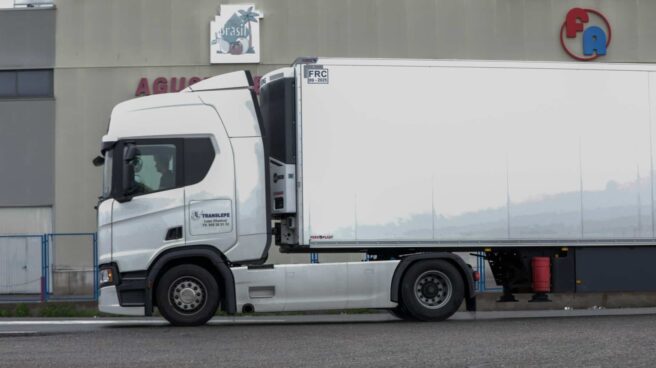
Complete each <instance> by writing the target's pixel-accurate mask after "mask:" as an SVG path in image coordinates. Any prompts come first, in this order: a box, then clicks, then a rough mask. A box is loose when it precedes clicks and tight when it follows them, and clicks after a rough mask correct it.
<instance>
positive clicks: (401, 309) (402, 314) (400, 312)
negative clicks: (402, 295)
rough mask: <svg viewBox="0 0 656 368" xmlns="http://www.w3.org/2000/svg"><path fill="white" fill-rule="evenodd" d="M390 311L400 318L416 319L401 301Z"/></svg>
mask: <svg viewBox="0 0 656 368" xmlns="http://www.w3.org/2000/svg"><path fill="white" fill-rule="evenodd" d="M390 313H392V315H393V316H394V317H396V318H398V319H402V320H404V321H415V318H414V317H413V316H411V315H410V313H409V312H408V310H407V309H406V308H405V306H404V305H403V302H400V303H399V305H397V306H396V308H393V309H390Z"/></svg>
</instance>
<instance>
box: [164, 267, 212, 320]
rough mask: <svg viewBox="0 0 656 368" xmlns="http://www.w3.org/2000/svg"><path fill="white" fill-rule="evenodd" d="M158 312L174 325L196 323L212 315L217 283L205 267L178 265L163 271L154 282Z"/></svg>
mask: <svg viewBox="0 0 656 368" xmlns="http://www.w3.org/2000/svg"><path fill="white" fill-rule="evenodd" d="M155 298H156V300H157V307H158V309H159V312H160V313H161V314H162V316H164V318H166V320H167V321H169V322H170V323H171V324H172V325H174V326H200V325H203V324H205V323H206V322H207V321H209V320H210V318H212V316H214V313H216V308H217V307H218V305H219V286H218V284H217V283H216V280H215V279H214V276H212V274H210V273H209V272H208V271H207V270H206V269H204V268H202V267H200V266H196V265H192V264H186V265H180V266H175V267H173V268H171V269H170V270H168V271H166V273H164V275H163V276H162V278H160V280H159V282H158V283H157V289H156V290H155Z"/></svg>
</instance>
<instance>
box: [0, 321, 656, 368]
mask: <svg viewBox="0 0 656 368" xmlns="http://www.w3.org/2000/svg"><path fill="white" fill-rule="evenodd" d="M527 317H528V318H527ZM538 317H543V318H538ZM655 362H656V314H654V310H647V309H642V310H624V311H610V310H609V311H551V312H524V313H517V312H502V313H496V312H487V313H478V314H476V315H473V314H468V313H461V314H457V315H456V316H455V318H453V319H451V320H449V321H446V322H441V323H418V322H401V321H398V320H396V319H395V318H393V317H391V316H389V315H387V314H367V315H318V316H262V317H238V318H216V319H214V320H212V322H211V323H210V325H208V326H203V327H197V328H174V327H171V326H169V325H168V324H167V323H166V322H165V321H163V320H160V319H156V318H150V319H146V318H136V319H133V318H115V319H56V320H43V319H21V320H10V319H0V367H103V368H113V367H158V368H160V367H178V368H179V367H242V366H243V367H353V366H360V367H415V366H417V367H503V366H508V367H520V366H521V367H527V366H539V367H617V366H622V367H652V366H654V364H655Z"/></svg>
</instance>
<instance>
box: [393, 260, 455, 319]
mask: <svg viewBox="0 0 656 368" xmlns="http://www.w3.org/2000/svg"><path fill="white" fill-rule="evenodd" d="M464 294H465V292H464V282H463V280H462V277H461V276H460V273H459V272H458V270H457V269H456V268H455V267H454V266H453V265H452V264H450V263H449V262H447V261H444V260H430V261H420V262H417V263H415V264H414V265H412V266H411V267H410V269H409V270H408V271H406V273H405V275H404V276H403V282H402V283H401V299H402V301H403V304H404V307H405V308H406V310H407V311H408V313H409V314H410V315H411V316H413V317H414V318H416V319H418V320H422V321H442V320H445V319H447V318H449V317H451V315H453V313H455V312H456V311H457V310H458V308H459V307H460V304H462V300H463V298H464Z"/></svg>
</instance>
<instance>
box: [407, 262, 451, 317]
mask: <svg viewBox="0 0 656 368" xmlns="http://www.w3.org/2000/svg"><path fill="white" fill-rule="evenodd" d="M414 292H415V296H416V298H417V300H418V301H419V303H421V305H423V306H424V307H426V308H429V309H439V308H442V307H443V306H444V305H445V304H446V303H448V302H449V300H450V299H451V294H453V285H452V284H451V279H449V277H447V275H445V274H444V273H443V272H441V271H436V270H432V271H426V272H424V273H422V274H421V275H419V277H417V280H416V281H415V286H414Z"/></svg>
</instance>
